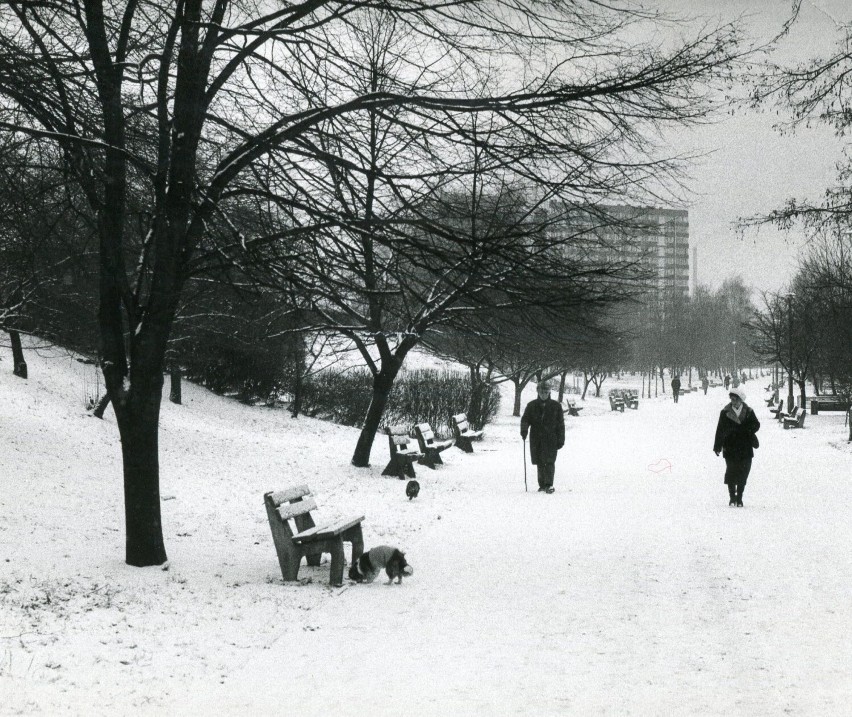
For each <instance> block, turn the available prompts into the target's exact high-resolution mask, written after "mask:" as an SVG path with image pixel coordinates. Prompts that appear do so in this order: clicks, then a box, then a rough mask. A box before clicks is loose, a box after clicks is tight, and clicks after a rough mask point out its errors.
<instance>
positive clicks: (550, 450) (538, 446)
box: [521, 381, 565, 493]
mask: <svg viewBox="0 0 852 717" xmlns="http://www.w3.org/2000/svg"><path fill="white" fill-rule="evenodd" d="M536 393H537V394H538V398H536V399H534V400H532V401H530V402H529V403H528V404H527V407H526V408H525V409H524V415H523V416H522V417H521V438H523V439H524V440H525V441H526V440H527V433H529V436H530V460H531V461H532V464H533V465H534V466H536V468H537V469H538V490H539V492H543V493H553V491H554V488H553V477H554V473H555V471H556V452H557V451H558V450H559V449H560V448H562V446H564V445H565V418H564V417H563V415H562V406H560V405H559V402H558V401H554V400H553V399H552V398H550V386H549V385H548V384H547V383H546V382H545V381H542V382H541V383H539V384H538V386H537V387H536Z"/></svg>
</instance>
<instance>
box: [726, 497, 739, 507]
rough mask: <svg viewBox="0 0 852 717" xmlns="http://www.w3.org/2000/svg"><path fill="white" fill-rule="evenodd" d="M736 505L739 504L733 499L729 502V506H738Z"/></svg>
mask: <svg viewBox="0 0 852 717" xmlns="http://www.w3.org/2000/svg"><path fill="white" fill-rule="evenodd" d="M736 504H737V501H735V500H734V499H733V498H731V499H730V500H729V501H728V505H733V506H736Z"/></svg>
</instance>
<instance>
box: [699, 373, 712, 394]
mask: <svg viewBox="0 0 852 717" xmlns="http://www.w3.org/2000/svg"><path fill="white" fill-rule="evenodd" d="M709 386H710V381H708V380H707V375H706V374H705V376H704V378H702V379H701V388H702V389H704V395H705V396H706V395H707V389H708V387H709Z"/></svg>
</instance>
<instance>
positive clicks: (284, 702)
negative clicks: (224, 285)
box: [0, 356, 852, 717]
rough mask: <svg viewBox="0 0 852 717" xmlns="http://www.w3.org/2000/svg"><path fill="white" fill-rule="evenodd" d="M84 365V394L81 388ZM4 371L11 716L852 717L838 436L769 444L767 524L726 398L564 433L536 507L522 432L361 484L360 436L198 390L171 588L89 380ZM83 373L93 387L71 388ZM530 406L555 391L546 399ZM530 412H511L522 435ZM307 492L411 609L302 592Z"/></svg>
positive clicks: (0, 463)
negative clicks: (293, 561) (137, 532)
mask: <svg viewBox="0 0 852 717" xmlns="http://www.w3.org/2000/svg"><path fill="white" fill-rule="evenodd" d="M69 367H70V368H69ZM31 369H32V375H31V377H30V379H29V380H28V381H27V382H22V381H20V380H19V379H16V378H14V377H12V376H11V372H9V373H8V374H3V373H0V395H2V396H3V397H4V400H3V401H2V402H0V446H2V450H0V474H2V476H3V480H2V482H0V551H2V554H0V714H2V715H6V714H9V715H12V714H24V715H37V714H38V715H40V714H44V715H55V714H67V715H86V717H91V716H92V715H108V716H109V717H115V715H132V716H133V717H136V716H137V715H143V716H145V717H147V716H148V715H151V716H155V717H160V716H161V715H190V714H205V715H211V716H218V715H245V714H260V713H263V712H266V711H269V712H272V711H274V712H276V713H277V712H279V711H284V712H286V713H290V712H292V713H296V714H299V715H300V717H314V716H317V717H319V716H320V715H323V716H326V715H335V716H337V717H349V716H351V717H361V716H362V715H371V716H376V717H385V716H388V717H390V716H393V717H398V715H400V714H406V715H411V717H432V716H436V717H437V716H438V715H440V716H441V717H444V716H445V715H454V716H456V715H458V716H461V717H465V716H467V715H470V716H471V717H477V716H479V715H482V716H483V717H484V716H486V715H487V716H488V717H492V716H495V715H496V716H502V715H533V716H536V717H538V716H550V715H579V716H582V717H585V715H592V714H598V715H613V716H616V715H617V716H619V717H621V716H622V715H636V716H637V717H646V716H648V715H678V716H680V715H685V716H690V715H691V716H695V717H704V716H706V715H725V716H726V717H731V716H743V717H755V716H758V717H759V716H763V715H765V716H766V717H770V716H772V717H774V716H775V715H780V714H790V715H801V716H810V715H814V716H817V715H818V716H819V717H825V716H826V715H832V716H833V715H843V714H852V709H850V707H849V705H850V704H852V673H850V667H849V664H850V663H849V656H850V655H852V611H850V606H849V586H850V585H852V525H850V521H849V515H850V509H852V481H850V480H849V464H850V460H852V450H850V447H849V445H848V444H847V443H846V440H845V438H846V429H845V428H844V426H843V415H842V414H840V413H836V414H825V415H820V416H813V417H812V416H808V419H807V424H806V428H805V430H802V431H784V430H782V429H781V428H780V426H778V425H777V424H776V423H774V422H773V421H772V419H771V417H770V415H769V413H768V411H767V410H766V409H765V407H764V406H763V403H762V401H761V398H762V396H761V394H762V391H760V390H759V389H758V388H757V381H755V382H749V384H747V386H746V391H747V392H748V393H749V394H750V398H751V399H752V400H751V401H750V402H751V403H752V405H754V407H755V409H756V411H757V414H758V416H759V418H760V420H761V421H762V423H763V426H762V429H761V431H760V434H759V435H760V441H761V446H760V448H759V449H758V452H757V457H756V459H755V465H754V469H753V471H752V476H751V478H750V480H749V484H748V488H747V490H746V493H745V507H744V508H739V509H738V508H730V507H728V504H727V503H728V500H727V491H726V490H725V487H724V485H723V483H722V475H723V472H724V463H723V461H722V459H721V458H717V457H716V456H715V455H714V454H713V452H712V450H711V449H712V441H713V431H714V429H715V424H716V420H717V417H718V412H719V410H720V409H721V407H722V406H723V405H724V403H725V402H726V397H725V394H724V391H722V390H719V389H716V390H711V391H710V394H709V395H708V396H706V397H705V396H704V395H702V394H701V393H692V394H688V395H686V396H684V397H683V398H682V399H681V400H680V402H679V403H678V404H676V405H675V404H674V403H673V402H672V401H671V399H670V398H665V397H663V396H660V397H659V398H656V399H652V400H643V401H642V402H641V405H640V408H639V410H638V411H627V412H625V413H623V414H621V413H613V412H610V411H609V410H608V409H607V408H606V402H605V399H594V398H589V400H587V401H586V402H585V408H584V410H583V412H582V414H581V417H579V418H571V417H566V420H567V427H568V428H567V443H566V446H565V448H564V449H563V450H562V451H561V452H560V455H559V460H558V463H557V472H556V492H555V493H554V494H553V495H545V494H542V493H538V492H536V491H535V488H536V480H535V473H534V468H532V467H531V466H529V467H528V483H529V486H530V489H531V490H530V492H524V478H523V476H524V474H523V463H522V461H523V455H522V445H523V444H522V443H521V440H520V437H519V435H518V419H516V418H512V417H511V416H509V415H506V414H505V413H504V414H503V415H501V416H499V417H498V419H497V421H496V422H495V423H494V424H492V425H489V426H488V429H487V431H486V437H485V440H483V441H482V442H481V443H478V444H476V452H475V453H474V454H472V455H469V454H464V453H462V452H460V451H459V450H457V449H455V448H452V449H450V450H448V451H446V452H445V453H444V454H443V457H444V460H445V465H444V466H442V467H441V468H440V469H439V470H436V471H430V470H428V469H426V468H418V478H419V480H420V482H421V485H422V488H421V491H420V495H419V496H418V498H416V499H415V500H413V501H408V500H407V499H406V498H405V495H404V483H403V482H401V481H397V480H395V479H389V478H385V477H382V476H381V475H380V471H381V468H382V466H383V465H384V462H385V460H386V458H387V447H386V445H384V444H383V442H382V441H381V440H378V441H377V443H376V446H375V448H374V452H373V463H374V465H373V468H372V469H370V470H363V469H355V468H352V467H351V466H350V465H349V464H348V453H349V451H350V450H351V447H352V446H353V445H354V439H355V437H356V435H357V432H356V431H355V430H354V429H347V428H342V427H339V426H334V425H332V424H329V423H326V422H322V421H316V420H312V419H305V418H302V419H299V420H297V421H296V420H293V419H291V418H289V417H288V416H287V414H286V413H285V412H284V411H270V410H268V409H263V408H248V407H245V406H241V405H240V404H238V403H236V402H234V401H231V400H228V399H224V398H220V397H216V396H213V395H212V394H209V393H208V392H206V391H203V390H201V389H199V388H197V387H193V386H191V385H187V386H186V387H185V391H184V405H183V406H180V407H176V406H172V405H170V404H168V403H166V402H164V407H163V418H162V421H161V426H162V428H161V449H162V458H161V465H162V476H161V483H162V486H161V488H162V495H163V516H164V532H165V539H166V543H167V548H168V551H169V558H170V564H169V565H168V566H165V567H167V568H168V569H160V568H159V567H155V568H147V569H143V570H139V569H135V568H129V567H128V566H126V565H125V564H124V563H123V562H122V556H123V544H122V537H123V536H122V497H121V481H120V475H121V473H120V454H119V451H118V444H117V435H116V431H115V426H114V423H113V422H112V420H111V416H109V415H108V416H107V418H106V420H104V421H96V420H93V419H91V418H89V417H87V415H86V412H85V410H84V409H82V408H81V407H80V404H79V401H78V398H77V396H75V395H74V387H75V386H77V385H79V376H77V375H76V374H74V373H73V371H78V370H81V369H80V365H79V364H77V363H76V362H73V361H69V360H67V359H61V358H59V359H55V360H48V359H42V358H41V357H36V356H34V357H33V359H32V362H31ZM72 369H73V371H72ZM529 394H530V395H529V398H531V397H532V391H529ZM507 405H509V406H510V405H511V402H510V401H504V411H505V410H506V409H505V407H506V406H507ZM301 482H306V483H309V484H311V486H312V487H313V488H314V489H315V490H317V492H318V493H319V495H320V501H321V504H322V506H323V507H324V508H330V507H336V508H338V509H339V510H340V512H341V513H350V512H359V513H360V512H364V513H366V515H367V518H366V520H365V522H364V536H365V541H366V543H367V547H370V546H372V545H376V544H381V543H390V544H396V545H399V546H400V547H401V548H403V549H404V550H405V551H406V552H407V555H408V558H409V559H410V562H411V563H412V565H413V566H414V569H415V572H414V575H413V576H412V577H411V578H409V579H406V581H405V583H404V584H403V585H402V586H397V585H393V586H387V585H385V584H384V581H383V580H377V581H376V582H375V583H373V584H370V585H356V584H347V585H346V586H344V587H343V588H341V589H330V588H329V587H328V586H327V580H328V566H327V565H323V566H320V567H319V568H309V567H303V568H302V570H301V571H300V576H299V577H300V580H301V582H300V583H296V584H293V583H289V584H284V583H282V581H281V575H280V572H279V570H278V565H277V562H276V560H275V554H274V550H273V547H272V543H271V539H270V536H269V528H268V526H267V524H266V518H265V514H264V510H263V501H262V494H263V492H264V491H265V490H271V489H278V488H281V487H286V486H287V485H293V484H297V483H301Z"/></svg>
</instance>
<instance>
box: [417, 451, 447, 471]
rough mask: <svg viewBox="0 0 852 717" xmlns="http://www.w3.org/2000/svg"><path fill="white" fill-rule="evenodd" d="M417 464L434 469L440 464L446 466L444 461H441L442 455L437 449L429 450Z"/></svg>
mask: <svg viewBox="0 0 852 717" xmlns="http://www.w3.org/2000/svg"><path fill="white" fill-rule="evenodd" d="M417 462H418V463H419V464H420V465H421V466H428V467H429V468H434V467H435V466H437V465H438V464H440V465H443V464H444V461H443V460H441V453H440V452H439V451H438V449H437V448H427V449H426V452H425V453H424V454H423V457H422V458H421V459H419V460H418V461H417Z"/></svg>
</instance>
